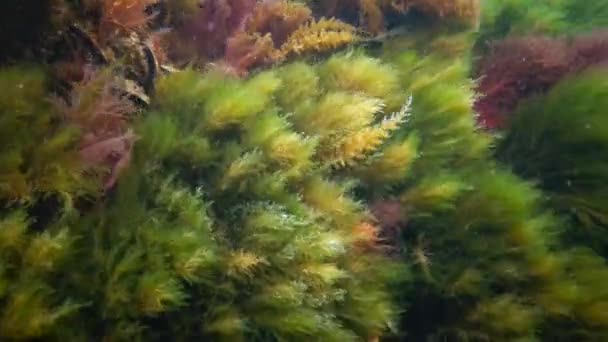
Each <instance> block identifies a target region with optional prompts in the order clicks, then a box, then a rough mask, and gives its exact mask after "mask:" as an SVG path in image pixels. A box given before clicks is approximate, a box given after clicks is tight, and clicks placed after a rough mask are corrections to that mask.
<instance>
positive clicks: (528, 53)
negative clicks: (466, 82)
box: [475, 31, 608, 129]
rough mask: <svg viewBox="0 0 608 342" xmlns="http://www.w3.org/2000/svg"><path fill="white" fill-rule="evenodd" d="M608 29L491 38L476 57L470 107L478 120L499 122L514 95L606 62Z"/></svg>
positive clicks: (491, 124)
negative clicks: (474, 98)
mask: <svg viewBox="0 0 608 342" xmlns="http://www.w3.org/2000/svg"><path fill="white" fill-rule="evenodd" d="M607 60H608V33H607V32H605V31H596V32H593V33H587V34H583V35H577V36H574V37H569V38H549V37H544V36H527V37H526V36H524V37H512V38H507V39H504V40H500V41H497V42H495V43H494V44H492V46H491V47H490V52H489V53H488V54H487V55H485V56H484V57H483V58H482V59H481V60H480V61H479V62H478V64H479V66H478V71H477V73H478V77H479V78H480V79H479V84H478V88H477V91H478V92H479V93H480V98H479V99H478V100H477V102H476V103H475V109H476V110H477V112H478V113H479V114H480V117H479V120H480V123H481V124H482V125H483V126H484V127H487V128H490V129H499V128H504V127H505V126H506V125H508V124H509V118H508V114H510V113H511V112H512V111H513V110H515V108H516V107H517V104H518V103H519V101H521V100H523V99H525V98H527V97H530V96H534V95H541V94H543V93H545V92H547V91H548V90H549V89H551V87H553V86H554V85H555V84H556V83H557V82H558V81H560V80H561V79H563V78H564V77H566V76H567V75H571V74H577V73H580V72H582V71H584V70H586V69H588V68H592V67H594V66H598V65H602V64H605V63H606V61H607Z"/></svg>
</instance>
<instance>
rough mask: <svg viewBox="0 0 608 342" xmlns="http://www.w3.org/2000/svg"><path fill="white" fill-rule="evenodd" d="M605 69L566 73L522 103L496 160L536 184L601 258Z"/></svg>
mask: <svg viewBox="0 0 608 342" xmlns="http://www.w3.org/2000/svg"><path fill="white" fill-rule="evenodd" d="M605 92H606V70H604V69H602V68H596V69H591V70H588V71H587V72H583V73H581V74H578V75H573V76H569V77H568V78H565V79H564V80H562V81H560V82H559V83H558V84H557V85H556V86H555V87H553V88H552V89H551V90H550V91H549V93H548V94H547V95H546V96H542V97H535V98H532V99H530V100H528V101H525V102H524V103H522V105H521V106H519V107H518V108H517V110H516V111H515V113H514V114H513V115H514V118H513V120H512V128H511V130H510V131H509V133H508V134H507V135H506V136H505V138H504V140H503V141H502V142H501V144H500V146H499V149H498V151H497V154H498V156H499V158H501V159H502V160H504V161H505V162H508V163H509V164H510V165H512V166H513V168H514V170H515V171H516V172H517V173H518V174H521V175H522V176H524V177H526V178H529V179H533V180H535V181H537V182H539V186H540V187H541V188H542V189H544V191H545V193H546V194H547V196H549V197H550V201H551V202H552V203H553V204H554V206H555V207H556V208H559V210H560V211H562V212H563V213H564V214H566V215H568V216H569V217H571V218H572V221H573V223H572V225H573V227H572V228H571V231H570V232H569V234H572V235H574V236H576V237H577V240H579V241H581V243H582V244H585V245H589V246H590V247H593V248H594V249H596V250H597V251H598V252H599V253H600V254H602V255H604V256H606V253H607V251H608V250H607V249H606V248H607V246H608V245H607V244H606V235H605V232H606V227H607V223H608V221H607V220H606V209H607V208H608V206H607V205H608V203H606V199H607V198H608V197H607V196H606V185H605V184H606V180H605V177H606V172H605V171H606V165H605V164H606V161H605V160H604V159H603V158H602V157H599V156H602V155H603V154H604V151H605V150H606V139H608V135H607V134H606V132H605V127H606V124H605V122H604V121H605V120H607V118H608V117H607V116H606V113H605V108H606V107H604V105H603V104H602V103H603V102H604V101H605V96H606V94H605Z"/></svg>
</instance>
